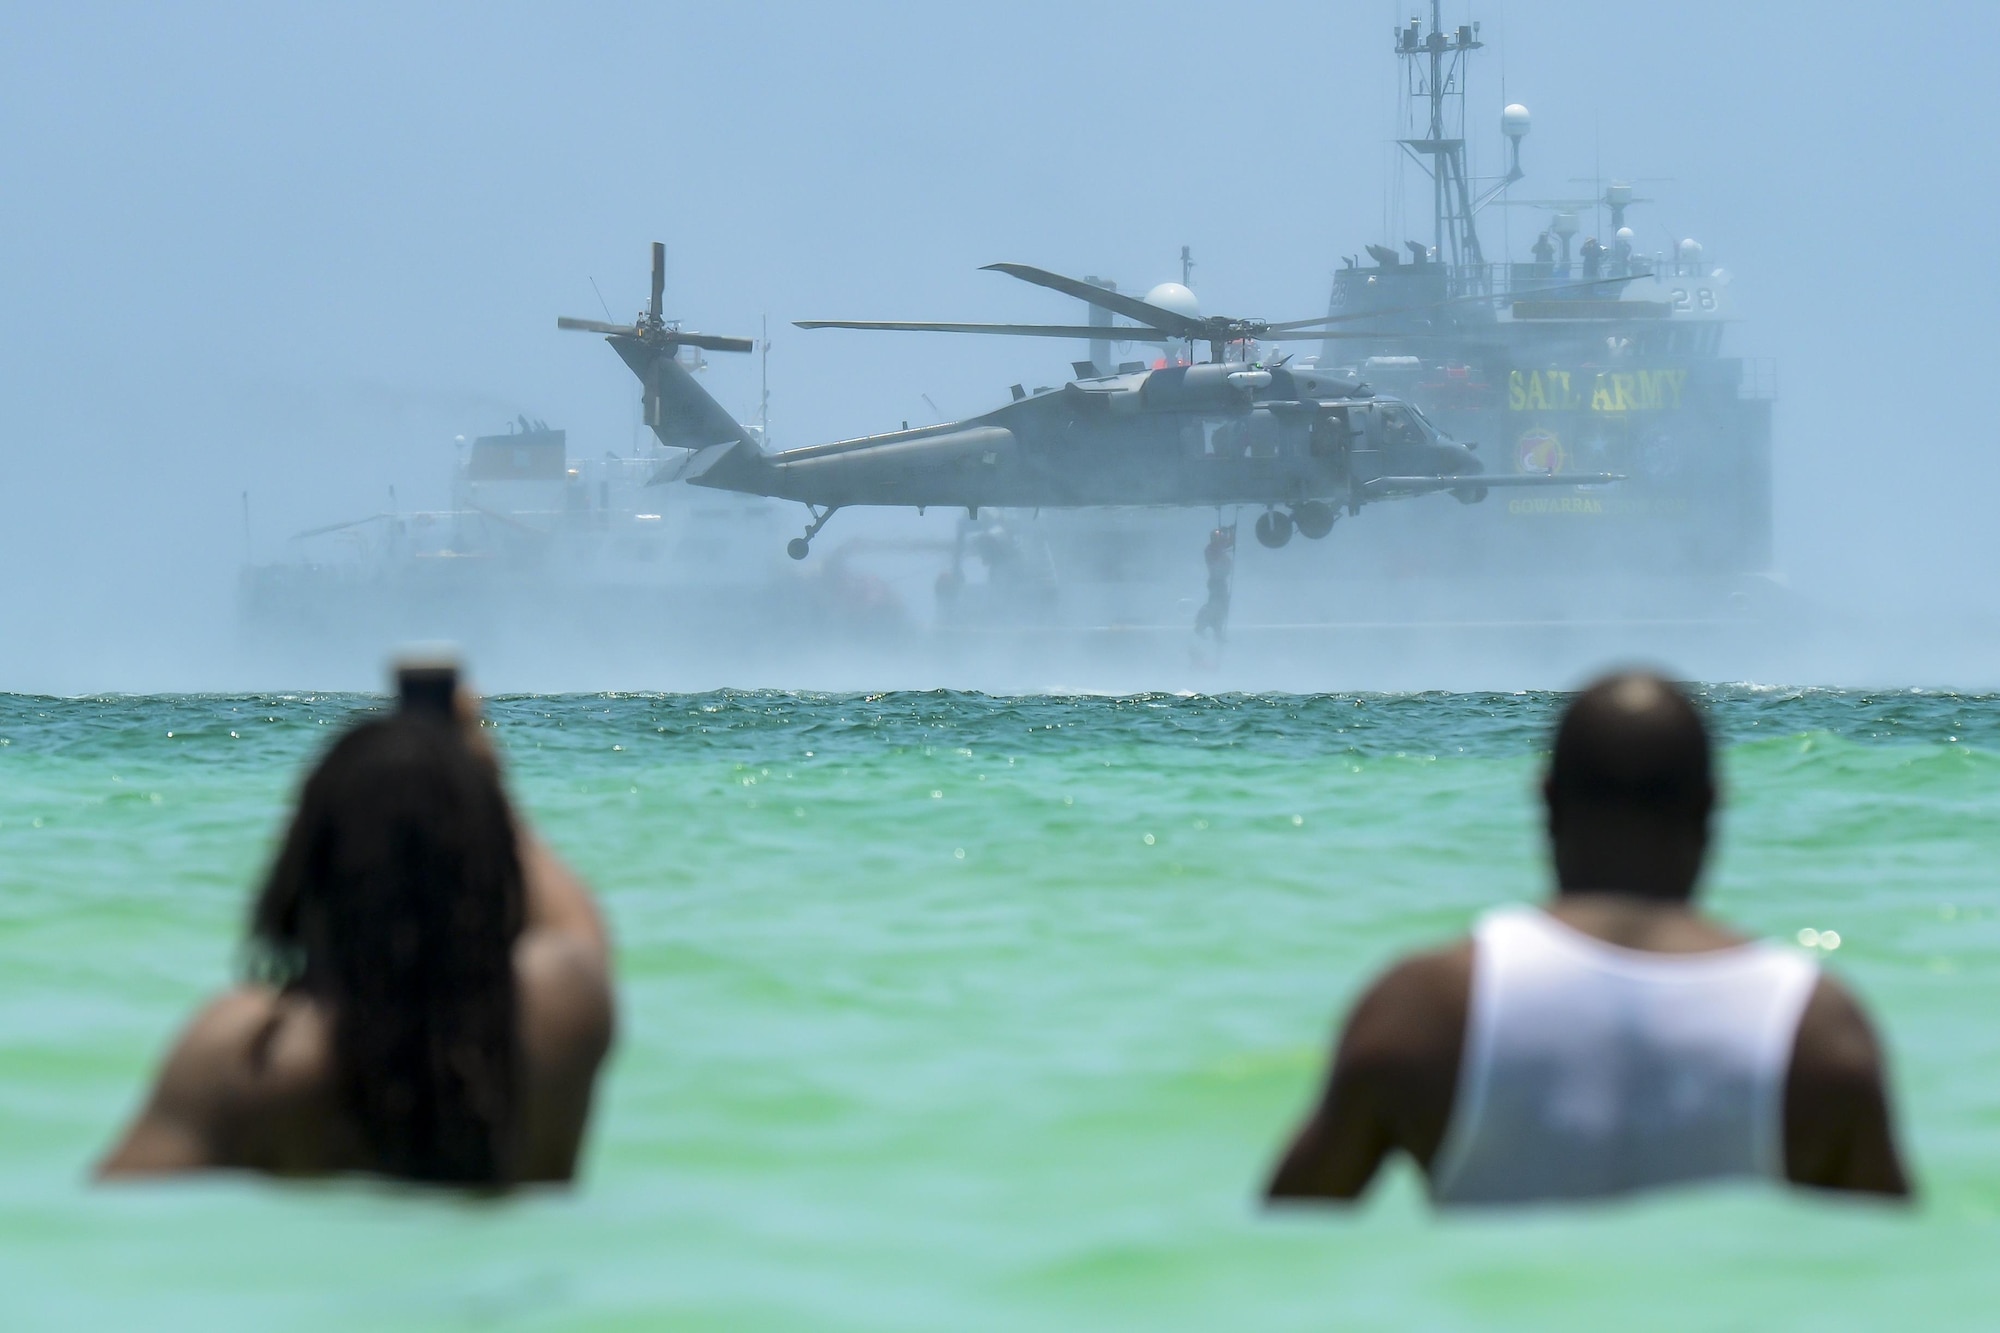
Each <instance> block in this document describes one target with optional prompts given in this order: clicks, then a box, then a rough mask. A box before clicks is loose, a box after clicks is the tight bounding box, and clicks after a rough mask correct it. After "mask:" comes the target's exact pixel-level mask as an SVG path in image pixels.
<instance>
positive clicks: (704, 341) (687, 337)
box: [664, 329, 757, 352]
mask: <svg viewBox="0 0 2000 1333" xmlns="http://www.w3.org/2000/svg"><path fill="white" fill-rule="evenodd" d="M664 336H665V339H666V341H668V342H671V343H678V344H680V345H681V346H684V347H699V348H701V349H702V350H703V351H707V352H748V351H750V350H752V349H753V348H755V347H756V345H757V344H756V343H755V342H753V341H751V340H750V339H748V338H725V337H723V336H722V335H720V334H716V333H680V332H677V331H676V330H674V329H668V330H667V331H666V334H665V335H664Z"/></svg>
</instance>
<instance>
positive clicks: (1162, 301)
mask: <svg viewBox="0 0 2000 1333" xmlns="http://www.w3.org/2000/svg"><path fill="white" fill-rule="evenodd" d="M1145 301H1146V304H1147V305H1156V306H1158V307H1160V309H1162V310H1171V311H1173V312H1174V313H1175V314H1176V315H1185V316H1187V317H1188V318H1189V319H1200V318H1201V302H1200V301H1199V300H1197V299H1196V297H1195V294H1194V293H1193V292H1191V291H1189V290H1188V289H1187V288H1185V287H1183V286H1181V285H1180V284H1179V283H1178V282H1163V283H1161V284H1160V285H1159V286H1157V287H1155V288H1153V290H1152V291H1150V292H1147V293H1146V296H1145Z"/></svg>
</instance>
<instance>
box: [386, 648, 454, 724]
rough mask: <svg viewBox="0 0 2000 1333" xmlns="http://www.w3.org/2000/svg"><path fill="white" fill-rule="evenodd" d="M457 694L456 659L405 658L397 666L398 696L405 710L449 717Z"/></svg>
mask: <svg viewBox="0 0 2000 1333" xmlns="http://www.w3.org/2000/svg"><path fill="white" fill-rule="evenodd" d="M457 695H458V664H457V663H455V662H404V663H401V664H400V665H398V666H397V668H396V697H397V698H398V700H399V701H400V702H401V705H402V707H403V710H404V711H405V712H410V713H435V714H437V715H439V716H441V717H450V716H451V715H452V702H453V700H454V699H455V698H456V697H457Z"/></svg>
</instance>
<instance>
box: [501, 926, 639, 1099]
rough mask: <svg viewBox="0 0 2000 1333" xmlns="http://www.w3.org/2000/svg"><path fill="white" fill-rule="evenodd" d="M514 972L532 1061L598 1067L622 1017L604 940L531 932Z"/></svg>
mask: <svg viewBox="0 0 2000 1333" xmlns="http://www.w3.org/2000/svg"><path fill="white" fill-rule="evenodd" d="M514 976H515V981H516V984H517V985H518V986H519V987H520V1000H521V1036H522V1043H523V1046H524V1047H525V1048H526V1053H527V1056H528V1059H529V1062H530V1064H531V1065H532V1066H534V1067H536V1068H539V1069H545V1070H546V1069H550V1068H569V1067H575V1066H577V1065H587V1066H590V1067H595V1065H596V1064H597V1062H598V1061H599V1060H600V1059H602V1058H603V1056H604V1053H605V1051H606V1050H607V1049H609V1047H610V1045H611V1038H612V1035H613V1028H614V1026H615V1021H616V1020H615V1014H614V1009H613V1004H612V995H611V967H610V959H609V957H608V956H607V951H606V949H605V947H604V945H603V944H602V943H600V942H598V941H596V940H593V939H591V938H589V937H587V936H583V935H579V934H577V933H575V932H571V931H560V930H534V931H529V932H527V933H526V934H524V935H523V936H522V937H521V940H520V942H519V943H518V944H517V945H516V946H515V948H514Z"/></svg>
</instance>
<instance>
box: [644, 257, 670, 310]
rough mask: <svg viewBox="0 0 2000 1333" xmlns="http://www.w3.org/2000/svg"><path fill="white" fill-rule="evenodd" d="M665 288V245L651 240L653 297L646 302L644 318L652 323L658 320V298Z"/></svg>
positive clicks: (664, 291) (661, 295)
mask: <svg viewBox="0 0 2000 1333" xmlns="http://www.w3.org/2000/svg"><path fill="white" fill-rule="evenodd" d="M666 290H667V247H666V246H665V244H663V243H662V242H660V241H654V242H653V297H652V299H651V300H650V301H648V302H646V318H647V319H648V320H649V321H651V322H652V323H655V324H657V323H659V322H660V299H661V297H663V296H664V295H665V294H666Z"/></svg>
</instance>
